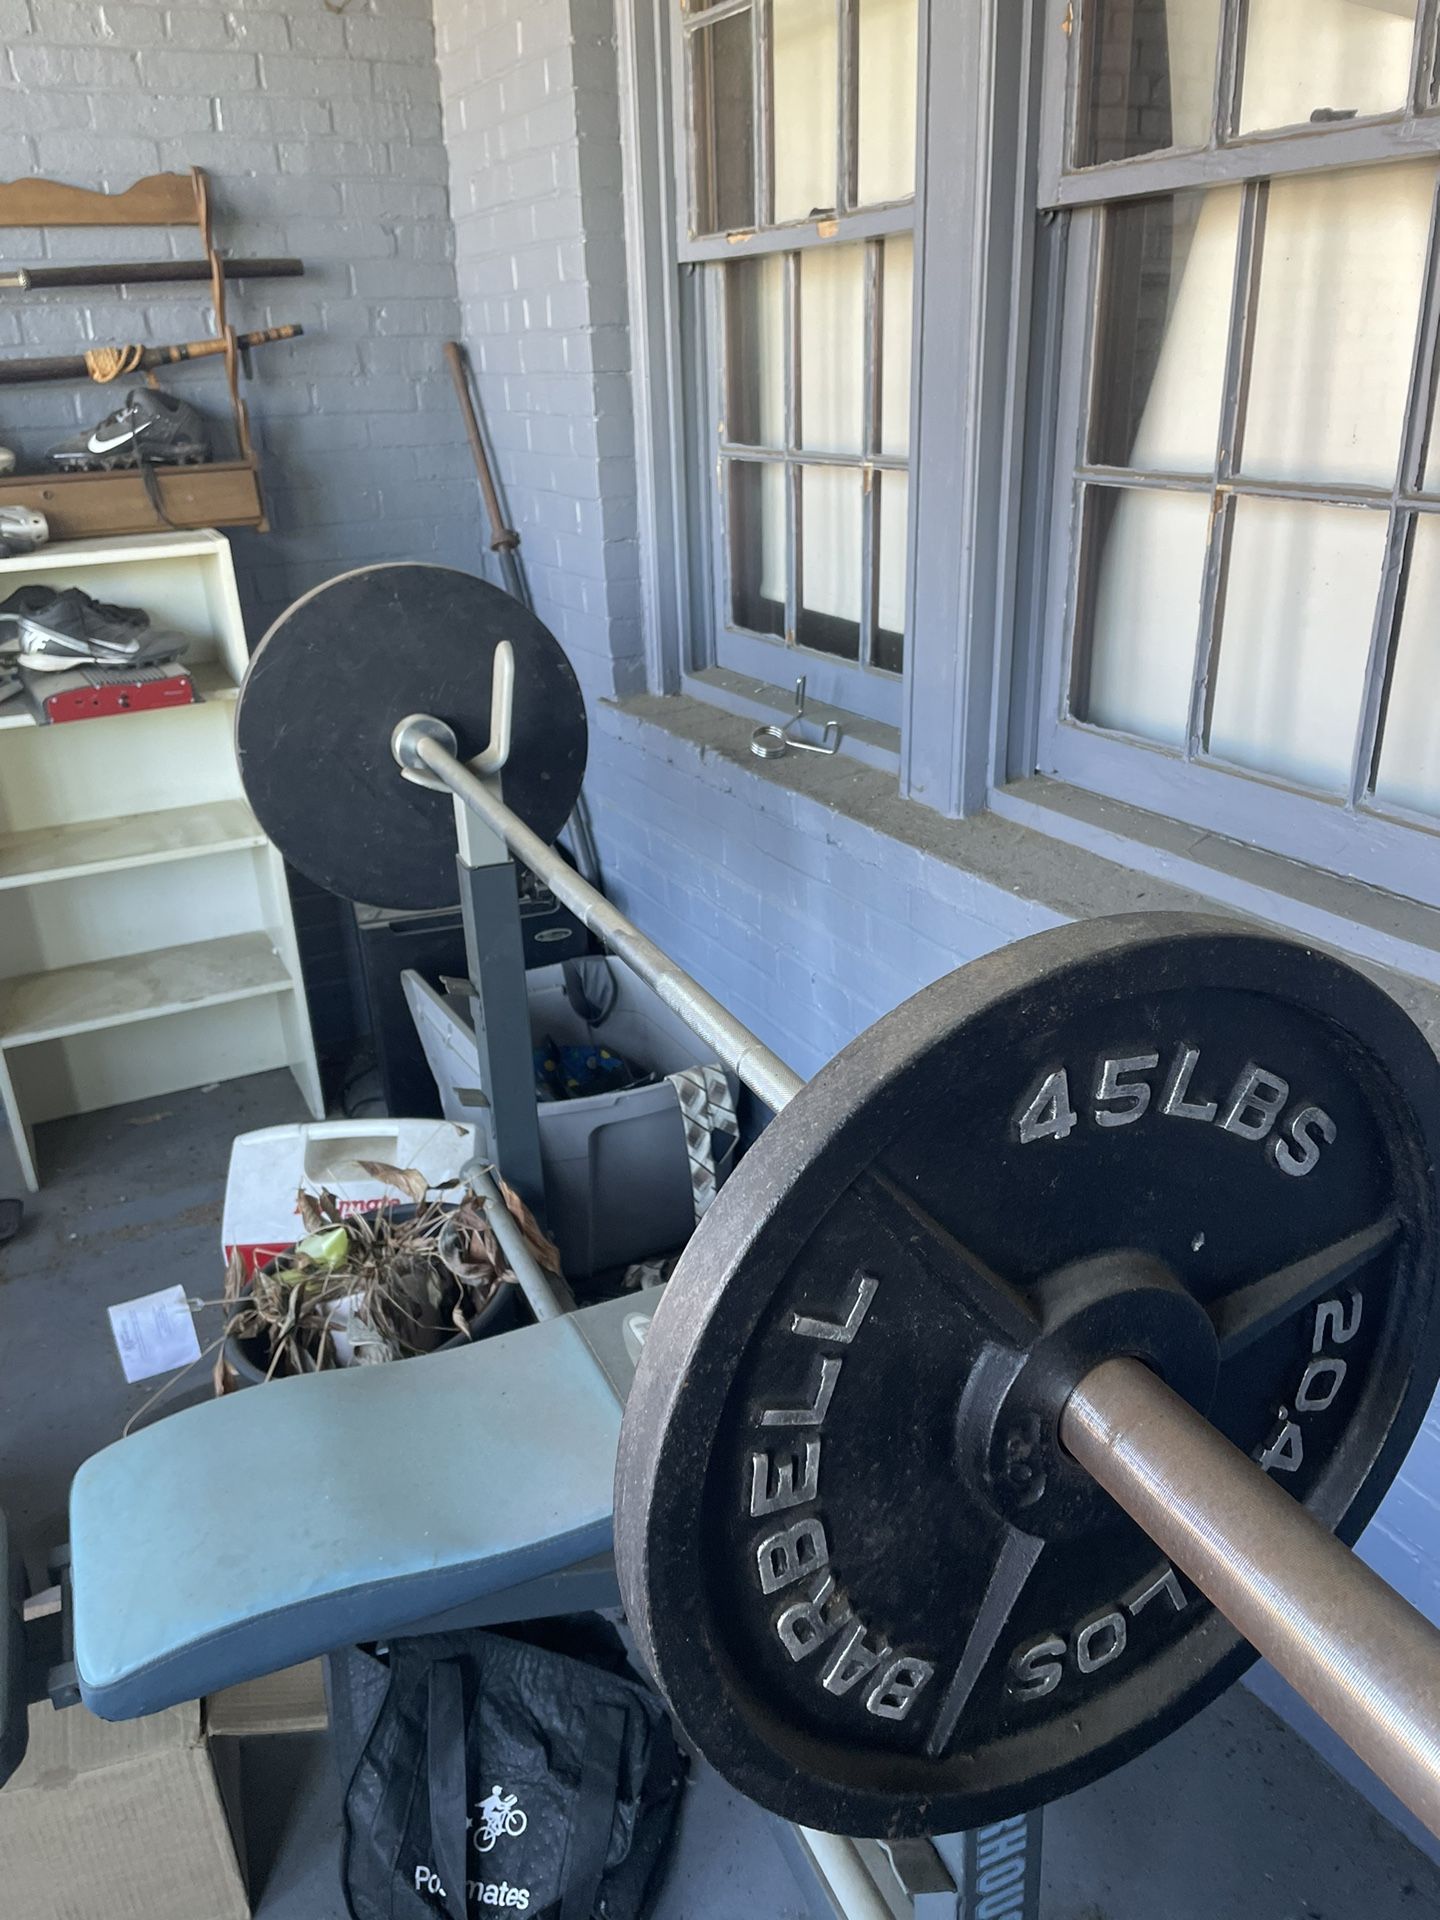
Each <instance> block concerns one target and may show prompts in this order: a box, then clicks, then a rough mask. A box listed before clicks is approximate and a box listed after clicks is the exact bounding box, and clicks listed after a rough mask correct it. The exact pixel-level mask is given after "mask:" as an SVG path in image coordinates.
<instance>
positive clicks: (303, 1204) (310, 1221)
mask: <svg viewBox="0 0 1440 1920" xmlns="http://www.w3.org/2000/svg"><path fill="white" fill-rule="evenodd" d="M295 1205H296V1207H297V1209H298V1210H299V1214H300V1224H301V1226H302V1227H304V1229H305V1231H306V1233H318V1232H319V1231H320V1229H321V1228H322V1227H323V1226H324V1224H325V1216H324V1214H323V1213H322V1212H321V1211H320V1204H319V1202H318V1201H317V1200H316V1198H315V1196H314V1194H313V1193H307V1192H306V1191H305V1189H304V1187H301V1189H300V1191H299V1192H298V1193H297V1194H296V1195H295Z"/></svg>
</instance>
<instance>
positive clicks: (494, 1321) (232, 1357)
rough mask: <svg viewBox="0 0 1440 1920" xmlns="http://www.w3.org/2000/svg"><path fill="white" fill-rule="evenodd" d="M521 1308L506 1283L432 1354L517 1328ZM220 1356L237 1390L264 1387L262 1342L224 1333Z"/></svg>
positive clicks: (398, 1212) (402, 1213) (270, 1266)
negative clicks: (223, 1359)
mask: <svg viewBox="0 0 1440 1920" xmlns="http://www.w3.org/2000/svg"><path fill="white" fill-rule="evenodd" d="M414 1213H415V1209H414V1208H413V1207H397V1208H396V1209H395V1216H396V1218H397V1219H401V1220H404V1219H408V1218H411V1217H413V1215H414ZM275 1265H276V1262H275V1261H273V1260H272V1261H269V1262H267V1264H266V1265H265V1266H264V1267H262V1268H261V1272H262V1273H270V1272H272V1271H273V1270H274V1268H275ZM523 1306H524V1299H523V1296H522V1294H521V1292H520V1289H519V1287H517V1286H514V1285H513V1284H511V1283H510V1282H509V1281H507V1282H506V1283H505V1284H504V1285H503V1286H501V1287H499V1288H497V1290H496V1291H495V1292H494V1293H493V1294H492V1295H491V1296H490V1298H489V1299H488V1300H487V1301H486V1303H485V1305H484V1306H483V1307H482V1308H481V1309H480V1311H479V1313H477V1314H476V1315H475V1316H474V1318H473V1319H471V1321H470V1322H469V1325H468V1331H467V1332H465V1333H456V1334H452V1335H451V1337H450V1338H449V1339H448V1340H444V1341H442V1342H441V1344H440V1345H439V1346H438V1347H436V1348H435V1349H434V1351H435V1352H437V1353H443V1352H446V1351H448V1350H449V1349H450V1348H451V1347H463V1346H468V1345H469V1344H470V1342H471V1341H472V1340H485V1339H488V1338H489V1337H490V1336H491V1335H492V1334H497V1333H509V1332H510V1331H511V1329H512V1328H513V1327H517V1326H519V1324H520V1321H521V1317H522V1311H523ZM232 1311H233V1310H232ZM224 1354H225V1367H226V1370H227V1372H228V1374H229V1375H230V1378H231V1379H232V1380H233V1382H234V1384H235V1385H236V1386H237V1387H259V1386H263V1385H264V1384H265V1379H266V1374H267V1372H268V1370H269V1366H270V1354H269V1351H268V1349H267V1347H266V1344H265V1342H264V1341H263V1340H260V1339H258V1338H255V1337H251V1338H249V1339H242V1338H241V1336H240V1335H238V1334H235V1333H227V1334H226V1335H225V1347H224ZM424 1357H425V1356H424V1355H423V1354H407V1355H406V1356H405V1358H406V1359H413V1360H423V1359H424ZM386 1364H387V1365H394V1364H398V1363H395V1362H387V1363H386ZM274 1377H275V1378H276V1379H281V1378H284V1379H289V1378H291V1377H292V1376H290V1375H288V1374H286V1375H279V1374H277V1375H275V1376H274Z"/></svg>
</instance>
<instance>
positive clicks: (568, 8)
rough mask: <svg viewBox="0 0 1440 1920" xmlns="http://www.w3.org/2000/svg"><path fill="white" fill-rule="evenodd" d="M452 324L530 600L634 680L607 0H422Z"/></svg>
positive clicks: (629, 430) (630, 484)
mask: <svg viewBox="0 0 1440 1920" xmlns="http://www.w3.org/2000/svg"><path fill="white" fill-rule="evenodd" d="M435 28H436V50H437V55H438V59H439V65H440V77H441V90H442V95H443V100H444V114H445V138H446V143H447V146H448V149H449V155H450V198H451V205H452V208H453V211H454V219H455V259H456V274H457V279H458V284H459V292H460V299H461V303H462V308H463V314H464V336H465V340H466V343H467V346H468V348H469V352H470V357H471V361H472V364H473V366H474V369H475V374H476V381H477V385H478V388H479V392H480V399H481V406H482V409H483V412H484V416H485V426H486V430H487V432H488V435H489V438H490V442H491V446H492V448H493V450H494V454H495V460H496V466H497V469H498V474H499V478H500V482H501V486H502V489H503V491H504V495H505V499H506V503H507V507H508V512H509V516H510V519H511V522H512V524H513V525H514V526H515V527H516V528H517V529H518V530H519V532H520V535H521V541H522V546H521V556H522V560H523V564H524V566H525V569H526V572H527V576H528V579H529V582H530V586H531V590H532V592H533V594H534V598H535V605H536V609H537V611H538V612H539V614H540V616H541V618H542V619H543V620H544V621H545V622H546V623H547V625H548V626H549V627H550V628H551V629H552V630H553V631H554V633H555V634H556V635H557V636H558V638H559V639H560V640H561V642H562V643H563V645H564V646H565V648H566V650H567V652H568V653H569V655H570V658H571V660H572V661H573V663H574V665H575V668H576V671H577V672H578V673H579V675H580V678H581V680H582V682H583V684H584V686H585V690H586V692H587V694H589V695H591V696H592V697H595V696H600V695H605V694H609V693H614V692H617V691H618V692H622V693H624V692H633V691H635V690H637V689H638V688H639V687H640V686H641V685H642V684H643V680H644V662H643V647H642V639H641V628H640V583H639V570H638V560H637V551H636V544H635V534H636V508H635V473H634V435H633V425H632V419H631V409H630V386H629V372H628V370H629V347H628V331H627V327H626V291H625V245H624V233H623V213H622V202H621V173H620V137H619V122H618V110H617V87H616V70H615V37H614V18H613V11H612V6H611V0H436V5H435Z"/></svg>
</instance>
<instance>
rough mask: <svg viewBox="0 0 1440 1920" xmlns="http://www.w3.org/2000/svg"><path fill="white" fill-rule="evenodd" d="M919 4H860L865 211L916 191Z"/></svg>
mask: <svg viewBox="0 0 1440 1920" xmlns="http://www.w3.org/2000/svg"><path fill="white" fill-rule="evenodd" d="M918 11H919V9H918V6H917V3H916V0H859V7H858V21H857V24H858V30H859V38H860V58H859V62H858V74H859V90H860V98H859V115H860V134H859V151H858V161H859V168H858V171H859V176H860V177H859V182H858V200H859V204H860V205H861V206H862V207H870V206H874V205H875V204H876V202H877V201H882V200H904V199H905V198H907V196H908V195H910V194H912V193H914V191H915V95H916V91H917V80H916V72H917V58H916V17H917V14H918Z"/></svg>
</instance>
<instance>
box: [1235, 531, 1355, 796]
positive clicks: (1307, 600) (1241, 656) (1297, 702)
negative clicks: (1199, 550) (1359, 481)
mask: <svg viewBox="0 0 1440 1920" xmlns="http://www.w3.org/2000/svg"><path fill="white" fill-rule="evenodd" d="M1385 524H1386V516H1385V515H1384V514H1383V513H1379V512H1366V511H1364V510H1363V509H1359V508H1355V507H1322V506H1312V505H1309V504H1306V503H1303V502H1300V501H1296V500H1253V499H1243V500H1239V501H1237V502H1236V506H1235V530H1234V536H1233V540H1232V543H1231V549H1230V568H1229V577H1228V580H1227V583H1226V588H1225V606H1224V612H1223V617H1222V624H1221V629H1220V632H1219V635H1218V638H1217V644H1218V646H1219V660H1218V665H1217V668H1216V674H1215V706H1214V713H1213V717H1212V720H1211V727H1210V743H1209V744H1210V751H1211V752H1212V753H1215V754H1218V755H1220V756H1221V758H1223V759H1226V760H1233V761H1234V762H1235V763H1236V764H1237V765H1239V766H1242V767H1254V768H1255V769H1256V770H1257V771H1258V772H1261V773H1274V774H1279V775H1280V776H1281V777H1282V778H1284V779H1288V780H1295V781H1298V782H1299V783H1300V784H1301V785H1303V786H1307V787H1317V788H1319V789H1320V791H1321V792H1324V793H1341V792H1344V791H1345V790H1346V788H1347V787H1348V785H1349V780H1350V759H1351V754H1352V752H1353V750H1354V744H1355V729H1356V726H1357V724H1358V721H1359V717H1360V700H1361V693H1362V690H1363V684H1364V678H1365V661H1366V657H1367V655H1368V653H1369V648H1370V629H1371V625H1372V623H1373V620H1374V614H1375V600H1376V595H1377V593H1378V592H1379V587H1380V564H1381V560H1382V558H1383V555H1384V548H1385Z"/></svg>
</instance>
